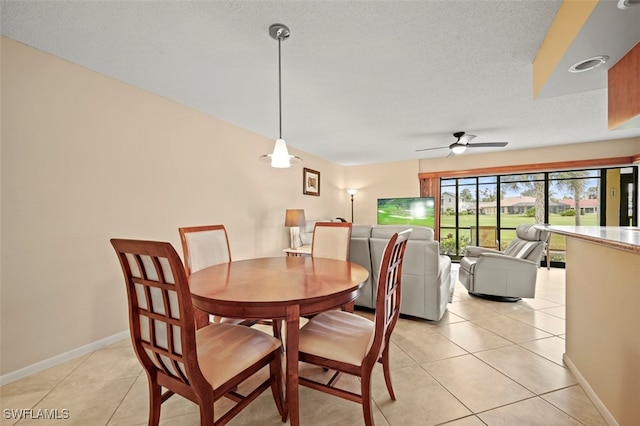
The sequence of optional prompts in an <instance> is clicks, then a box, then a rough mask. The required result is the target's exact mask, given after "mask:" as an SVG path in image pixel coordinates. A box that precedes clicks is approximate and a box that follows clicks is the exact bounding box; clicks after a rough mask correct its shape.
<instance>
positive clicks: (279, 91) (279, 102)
mask: <svg viewBox="0 0 640 426" xmlns="http://www.w3.org/2000/svg"><path fill="white" fill-rule="evenodd" d="M281 43H282V40H281V38H280V37H278V115H279V119H280V139H282V60H281V52H280V44H281Z"/></svg>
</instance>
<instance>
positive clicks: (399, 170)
mask: <svg viewBox="0 0 640 426" xmlns="http://www.w3.org/2000/svg"><path fill="white" fill-rule="evenodd" d="M345 181H346V182H347V186H348V187H349V188H355V189H357V190H358V193H357V194H356V195H355V197H354V202H353V210H354V212H353V216H354V222H355V223H364V224H370V225H374V224H376V222H377V220H378V219H377V214H376V212H377V201H378V198H392V197H419V196H420V181H419V180H418V161H417V160H414V161H399V162H394V163H384V164H372V165H366V166H351V167H346V168H345ZM345 218H346V219H347V220H350V218H351V213H349V215H348V216H345Z"/></svg>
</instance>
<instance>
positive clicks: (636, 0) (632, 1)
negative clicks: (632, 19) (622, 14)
mask: <svg viewBox="0 0 640 426" xmlns="http://www.w3.org/2000/svg"><path fill="white" fill-rule="evenodd" d="M639 4H640V0H618V9H628V8H630V7H631V6H637V5H639Z"/></svg>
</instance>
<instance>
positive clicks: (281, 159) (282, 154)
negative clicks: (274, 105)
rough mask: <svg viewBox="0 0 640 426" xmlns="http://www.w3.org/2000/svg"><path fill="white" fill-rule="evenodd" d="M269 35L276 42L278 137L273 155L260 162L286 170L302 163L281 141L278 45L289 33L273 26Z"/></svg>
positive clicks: (286, 29) (280, 65)
mask: <svg viewBox="0 0 640 426" xmlns="http://www.w3.org/2000/svg"><path fill="white" fill-rule="evenodd" d="M269 35H270V36H271V38H273V39H275V40H278V117H279V120H280V133H279V135H280V137H279V138H278V139H277V140H276V144H275V146H274V147H273V153H271V154H265V155H262V156H261V157H260V161H263V162H269V163H271V167H274V168H277V169H286V168H288V167H291V164H294V163H301V162H302V158H300V157H297V156H295V155H289V150H288V149H287V143H286V142H285V141H284V139H282V64H281V62H282V61H281V49H280V43H281V42H282V41H283V40H286V39H287V38H289V35H290V32H289V28H287V26H286V25H282V24H273V25H271V26H270V27H269Z"/></svg>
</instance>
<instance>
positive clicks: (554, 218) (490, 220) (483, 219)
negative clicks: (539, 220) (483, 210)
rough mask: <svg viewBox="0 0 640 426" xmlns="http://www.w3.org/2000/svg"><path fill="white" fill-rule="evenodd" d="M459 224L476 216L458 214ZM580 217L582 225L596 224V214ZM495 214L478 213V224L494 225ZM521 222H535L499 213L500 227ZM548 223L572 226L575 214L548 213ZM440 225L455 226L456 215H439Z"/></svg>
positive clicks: (463, 225) (468, 222)
mask: <svg viewBox="0 0 640 426" xmlns="http://www.w3.org/2000/svg"><path fill="white" fill-rule="evenodd" d="M458 217H459V218H460V223H459V226H460V228H469V227H470V226H475V225H476V217H475V216H474V215H460V216H458ZM580 218H581V219H582V225H584V226H597V225H598V216H597V215H596V214H586V215H582V216H581V217H580ZM496 221H497V220H496V215H490V214H483V215H480V225H495V224H496ZM522 223H535V218H533V217H528V216H524V215H515V214H514V215H511V214H502V215H500V225H501V226H502V228H516V227H517V226H518V225H520V224H522ZM549 223H550V224H552V225H558V226H565V225H566V226H573V225H575V224H576V218H575V216H560V215H550V216H549ZM440 226H441V227H452V228H453V227H455V226H456V217H455V216H449V215H441V216H440Z"/></svg>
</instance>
